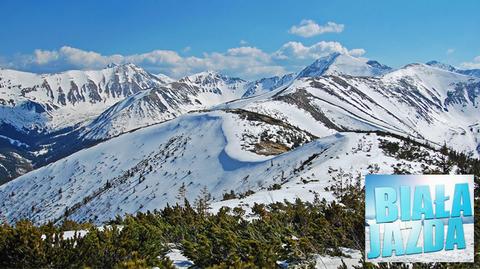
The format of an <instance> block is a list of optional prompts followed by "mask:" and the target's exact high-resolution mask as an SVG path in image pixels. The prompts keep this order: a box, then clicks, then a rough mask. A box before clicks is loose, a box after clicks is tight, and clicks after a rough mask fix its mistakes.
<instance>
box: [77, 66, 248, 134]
mask: <svg viewBox="0 0 480 269" xmlns="http://www.w3.org/2000/svg"><path fill="white" fill-rule="evenodd" d="M246 84H247V82H246V81H244V80H242V79H239V78H231V77H227V76H225V75H222V74H220V73H217V72H214V71H207V72H202V73H198V74H194V75H191V76H187V77H184V78H181V79H180V80H178V81H176V82H171V83H169V84H166V85H162V86H157V87H154V88H151V89H148V90H145V91H142V92H138V93H137V94H135V95H132V96H130V97H127V98H126V99H124V100H122V101H121V102H118V103H116V104H115V105H113V106H112V107H110V108H109V109H107V110H106V111H105V112H103V113H102V114H101V115H99V116H98V117H97V118H96V119H95V120H93V121H92V122H91V123H90V124H89V125H87V126H86V127H85V128H84V130H82V132H81V137H82V138H83V139H89V140H103V139H107V138H110V137H112V136H116V135H119V134H121V133H124V132H128V131H131V130H134V129H138V128H141V127H145V126H148V125H152V124H155V123H159V122H163V121H166V120H171V119H173V118H176V117H178V116H179V115H182V114H185V113H187V112H189V111H192V110H201V109H207V108H209V107H212V106H214V105H217V104H221V103H225V102H228V101H232V100H235V99H238V98H241V97H242V96H244V94H245V92H246V90H247V89H246Z"/></svg>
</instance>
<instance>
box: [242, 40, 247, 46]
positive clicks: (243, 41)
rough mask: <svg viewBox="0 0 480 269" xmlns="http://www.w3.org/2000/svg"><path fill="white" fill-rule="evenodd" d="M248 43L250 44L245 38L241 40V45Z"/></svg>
mask: <svg viewBox="0 0 480 269" xmlns="http://www.w3.org/2000/svg"><path fill="white" fill-rule="evenodd" d="M247 44H248V42H247V41H245V40H243V39H242V40H240V45H242V46H245V45H247Z"/></svg>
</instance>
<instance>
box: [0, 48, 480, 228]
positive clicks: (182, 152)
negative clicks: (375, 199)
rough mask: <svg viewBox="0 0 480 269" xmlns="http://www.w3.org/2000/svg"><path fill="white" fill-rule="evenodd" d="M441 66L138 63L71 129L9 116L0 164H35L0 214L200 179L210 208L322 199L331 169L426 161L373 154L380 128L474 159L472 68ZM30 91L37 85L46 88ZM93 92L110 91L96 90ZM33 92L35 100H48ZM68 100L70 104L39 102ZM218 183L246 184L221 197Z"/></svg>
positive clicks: (128, 196)
mask: <svg viewBox="0 0 480 269" xmlns="http://www.w3.org/2000/svg"><path fill="white" fill-rule="evenodd" d="M111 68H119V67H111ZM107 69H108V68H107ZM107 69H106V70H107ZM444 69H445V68H439V67H438V66H431V65H425V64H410V65H407V66H405V67H403V68H400V69H397V70H391V69H390V68H388V67H386V66H383V65H381V64H379V63H377V62H373V61H368V60H366V59H360V58H355V57H352V56H349V55H341V54H334V55H330V56H329V57H325V58H321V59H319V60H317V61H316V62H315V63H314V64H312V65H311V66H309V67H307V68H305V69H304V70H303V71H302V72H301V73H299V75H298V76H295V75H294V74H289V75H286V76H284V77H273V78H266V79H261V80H258V81H254V82H247V81H244V80H242V79H239V78H231V77H227V76H224V75H221V74H219V73H216V72H211V71H207V72H202V73H199V74H195V75H192V76H187V77H184V78H182V79H179V80H177V81H171V80H168V79H163V80H160V78H161V76H160V78H159V77H157V76H153V75H149V74H148V73H147V76H150V77H153V81H155V82H148V83H147V82H145V84H141V83H140V81H142V80H140V78H142V76H136V75H135V76H133V77H131V79H130V81H131V83H126V82H125V81H128V79H125V80H123V79H122V80H119V81H123V82H125V83H123V84H122V85H124V86H122V87H123V88H122V87H120V88H122V89H127V92H128V94H125V96H124V97H123V98H121V97H118V99H119V100H116V101H115V102H114V103H113V104H111V105H110V106H106V107H105V109H104V110H103V111H101V112H100V113H98V114H97V115H95V116H92V117H90V118H89V119H88V120H86V121H85V120H84V121H81V123H80V124H77V125H76V126H75V128H67V129H61V130H55V131H52V132H51V133H49V134H48V136H45V135H44V134H43V133H37V132H34V133H25V132H23V131H22V130H18V129H17V128H15V127H14V125H5V126H6V128H2V132H3V134H2V133H0V135H3V136H0V146H2V147H4V148H5V147H6V148H8V151H6V152H5V151H2V152H0V154H2V155H0V159H1V162H0V164H1V165H4V168H5V165H7V166H8V168H5V169H4V170H5V171H10V172H11V171H14V169H13V168H12V167H17V166H16V164H22V166H18V167H19V168H20V169H24V171H28V170H29V169H32V168H36V167H40V166H43V167H40V168H38V169H36V170H34V171H31V172H28V173H27V174H25V175H23V176H20V177H18V178H16V179H15V180H13V181H11V182H8V183H6V184H4V185H1V186H0V199H1V201H2V206H1V207H0V213H1V214H0V215H3V216H4V217H6V218H7V219H8V220H9V221H14V220H18V219H21V218H30V219H32V220H34V221H35V222H37V223H41V222H45V221H47V220H52V219H53V220H59V219H60V218H62V217H63V216H68V217H70V218H73V219H75V220H93V221H95V222H98V223H100V222H104V221H107V220H109V219H111V218H113V217H114V216H115V215H117V214H124V213H134V212H137V211H146V210H152V209H155V208H159V207H162V206H164V205H166V204H167V203H175V202H176V201H177V200H176V198H175V197H176V195H177V193H176V192H175V191H172V190H176V189H178V188H179V187H180V186H181V185H182V184H185V186H187V190H188V191H187V193H188V195H187V196H188V198H189V199H190V200H193V199H194V198H195V197H196V196H197V194H198V193H199V191H200V189H202V188H203V187H207V188H208V189H209V191H210V192H211V193H212V194H213V197H214V198H215V199H216V200H215V201H216V203H215V204H214V208H218V207H219V206H221V205H242V204H245V203H250V205H251V204H252V203H253V202H263V203H268V202H274V201H282V200H283V199H284V198H286V199H291V200H293V199H295V198H297V197H301V198H302V199H307V200H308V199H313V196H314V194H315V193H319V194H320V195H321V197H325V198H326V199H332V198H333V196H332V194H331V193H330V192H328V191H326V190H325V188H326V187H328V186H330V185H331V184H333V183H332V182H334V181H335V180H338V178H339V177H340V178H342V177H343V174H348V175H349V176H347V177H348V178H350V179H351V178H352V175H357V173H360V174H361V175H364V174H366V173H367V172H371V170H372V169H375V171H374V172H377V173H392V172H393V171H395V169H398V167H399V165H400V166H402V165H406V166H407V168H406V169H408V171H409V172H411V173H420V172H421V171H422V170H421V169H424V168H425V164H423V166H422V163H420V162H411V161H405V160H397V159H395V158H394V157H391V156H388V155H387V154H385V152H384V151H383V150H382V147H381V145H380V144H381V141H382V139H387V140H392V141H393V140H395V141H398V140H397V138H393V137H389V135H388V133H391V134H396V135H400V136H403V137H407V136H408V137H411V138H414V139H415V140H417V141H421V142H423V143H428V144H434V145H437V146H440V145H441V144H443V143H447V145H449V146H450V147H453V148H455V149H456V150H464V151H470V152H473V153H474V155H475V156H477V157H478V149H479V143H480V142H479V139H480V121H479V120H478V119H479V118H480V110H479V95H480V78H475V77H472V76H468V75H464V74H459V73H458V72H452V71H451V70H444ZM102 72H105V71H102ZM139 73H141V72H139ZM22 74H23V75H25V74H24V73H21V74H20V75H19V76H18V79H21V76H23V75H22ZM30 75H31V74H30ZM30 75H28V74H27V75H25V76H30ZM35 76H39V75H35ZM114 77H115V76H114ZM135 77H136V80H135ZM75 81H78V79H76V80H75ZM132 81H136V82H132ZM0 82H1V83H4V81H3V80H2V81H0ZM9 83H10V82H9ZM77 83H78V84H80V83H79V82H75V85H77ZM150 83H153V84H150ZM107 84H108V83H107ZM107 84H102V85H107ZM140 84H141V85H142V87H138V88H140V89H138V90H137V91H134V90H131V89H132V87H133V88H135V89H136V88H137V86H138V85H140ZM4 85H7V84H4ZM8 85H13V84H12V83H10V84H8ZM8 85H7V86H6V87H7V88H5V87H3V89H4V90H5V92H9V91H7V90H6V89H8ZM48 85H50V84H48ZM127 85H130V86H127ZM132 85H136V86H132ZM32 87H33V86H32ZM92 87H93V86H92ZM35 89H37V90H36V91H32V92H35V94H40V93H42V94H44V88H41V87H40V88H35ZM40 89H42V90H40ZM85 89H90V88H85ZM102 89H105V87H104V88H102ZM12 92H18V90H15V91H12ZM21 92H22V91H20V93H21ZM121 92H122V93H123V91H121ZM29 93H30V92H28V91H27V92H25V93H24V94H29ZM84 93H85V92H84ZM99 94H100V93H99ZM104 95H105V96H107V97H105V98H107V99H108V100H109V99H112V98H110V97H111V94H110V95H106V93H105V91H104V90H102V92H101V94H100V96H101V97H102V96H104ZM20 96H21V95H20ZM109 96H110V97H109ZM115 96H117V95H115ZM34 97H35V96H32V95H29V96H28V100H30V101H31V100H32V99H33V98H34ZM25 98H26V97H25ZM42 98H46V97H42ZM89 98H90V97H89ZM102 98H103V97H102ZM18 99H19V98H17V99H15V100H18ZM20 99H21V98H20ZM26 99H27V98H26ZM107 99H101V100H102V101H98V100H97V101H95V102H93V103H92V102H90V100H91V99H88V100H87V99H85V101H83V100H82V102H83V103H88V104H91V105H95V104H98V103H102V102H104V103H107V102H110V101H107ZM4 100H7V99H4ZM33 100H34V101H38V99H33ZM41 100H42V102H38V103H39V104H42V106H41V107H42V108H43V107H44V106H45V107H46V104H50V105H52V104H55V102H54V101H51V100H56V99H55V98H53V99H51V100H50V99H48V98H47V99H46V100H44V99H41ZM71 100H73V99H71ZM77 100H78V99H77ZM95 100H96V99H95ZM15 102H16V101H15ZM32 102H33V101H32ZM83 103H82V106H83ZM57 105H58V104H57ZM77 105H79V104H78V102H77V101H76V102H75V103H73V102H71V101H69V103H68V104H67V103H66V104H65V105H64V106H63V105H62V106H60V105H58V106H59V107H60V108H52V109H51V110H46V109H45V110H46V112H42V113H44V115H50V114H48V113H50V111H57V110H59V109H61V108H63V107H66V108H68V109H71V108H75V107H76V106H77ZM4 106H5V107H7V106H10V107H16V106H17V103H15V106H13V104H5V105H4ZM33 109H34V110H35V109H36V106H35V105H34V106H33ZM42 113H37V114H41V115H43V114H42ZM51 113H53V112H51ZM55 113H56V112H55ZM9 115H10V114H8V115H4V116H5V117H7V116H9ZM54 116H56V114H55V115H54ZM48 120H49V119H48V118H47V119H46V122H48ZM148 125H153V126H149V127H146V126H148ZM45 126H47V125H45ZM51 126H54V125H51ZM137 129H138V130H137ZM133 130H135V131H134V132H130V131H133ZM372 131H382V132H384V133H387V136H386V137H383V136H382V137H380V136H378V135H376V134H374V133H370V132H372ZM364 132H369V133H364ZM99 142H101V143H99ZM424 150H426V151H428V152H429V153H430V154H431V155H432V156H433V155H435V154H436V153H435V152H434V150H432V149H430V148H425V149H424ZM6 153H8V154H9V155H8V154H6ZM17 157H18V159H16V158H17ZM60 158H61V159H60ZM15 160H16V161H15ZM21 161H23V162H21ZM50 162H51V163H50ZM48 163H50V164H48ZM374 164H375V165H374ZM0 171H1V166H0ZM20 172H21V171H20ZM20 172H19V173H17V175H18V174H22V173H20ZM272 186H275V188H273V187H272ZM278 186H281V188H280V189H277V188H278ZM230 190H233V191H234V192H235V193H237V194H242V197H243V196H246V194H250V195H248V196H246V197H243V198H241V199H234V200H231V201H230V200H229V201H219V200H220V198H221V197H222V195H223V194H224V193H226V192H230ZM252 192H254V193H253V194H252ZM20 201H21V202H20Z"/></svg>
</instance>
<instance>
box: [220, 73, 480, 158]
mask: <svg viewBox="0 0 480 269" xmlns="http://www.w3.org/2000/svg"><path fill="white" fill-rule="evenodd" d="M479 94H480V80H479V79H477V78H473V77H468V76H464V75H460V74H456V73H452V72H449V71H445V70H441V69H438V68H434V67H430V66H427V65H423V64H411V65H407V66H405V67H404V68H401V69H399V70H396V71H393V72H390V73H387V74H385V75H383V76H381V77H352V76H349V75H327V76H322V77H314V78H299V79H296V80H295V81H294V82H293V83H292V84H290V85H288V86H287V87H286V88H279V89H277V90H275V91H273V92H271V93H269V94H268V95H265V96H260V97H258V98H251V99H247V100H239V101H236V102H232V103H229V104H226V105H223V106H222V107H229V108H243V109H247V110H251V111H255V112H258V113H262V114H266V115H270V116H272V117H275V118H277V119H279V120H283V121H286V122H288V123H290V124H292V125H294V126H298V127H300V128H302V129H304V130H307V131H309V132H311V133H313V134H315V135H316V136H319V137H322V136H326V135H329V134H333V133H336V132H338V131H345V130H383V131H387V132H393V133H397V134H403V135H405V136H413V137H416V138H418V139H422V140H427V141H429V142H431V143H436V144H443V143H444V142H446V143H447V144H449V145H452V147H455V148H456V149H457V150H465V151H473V152H475V154H477V153H476V152H477V147H478V145H479V139H480V134H479V129H478V125H479V121H478V119H479V116H480V109H479V98H478V96H479ZM477 156H478V155H477Z"/></svg>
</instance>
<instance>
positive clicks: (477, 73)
mask: <svg viewBox="0 0 480 269" xmlns="http://www.w3.org/2000/svg"><path fill="white" fill-rule="evenodd" d="M426 64H427V65H429V66H433V67H437V68H440V69H443V70H447V71H450V72H455V73H459V74H462V75H466V76H471V77H480V69H459V68H456V67H455V66H453V65H449V64H444V63H441V62H439V61H430V62H427V63H426Z"/></svg>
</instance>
